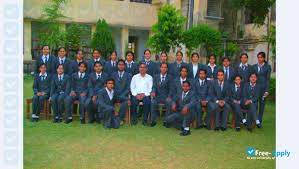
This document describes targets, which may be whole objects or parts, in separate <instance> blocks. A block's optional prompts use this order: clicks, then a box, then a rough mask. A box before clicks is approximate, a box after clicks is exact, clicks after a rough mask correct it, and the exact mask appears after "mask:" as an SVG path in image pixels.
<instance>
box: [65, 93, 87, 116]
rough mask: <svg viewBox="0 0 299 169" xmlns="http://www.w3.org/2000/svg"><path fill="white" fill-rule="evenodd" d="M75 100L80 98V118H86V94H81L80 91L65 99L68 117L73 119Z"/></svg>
mask: <svg viewBox="0 0 299 169" xmlns="http://www.w3.org/2000/svg"><path fill="white" fill-rule="evenodd" d="M75 100H79V112H80V119H81V120H82V119H84V118H85V114H84V111H85V107H84V105H85V100H86V96H80V95H79V94H78V93H76V96H67V97H66V98H65V100H64V103H65V105H66V106H65V107H66V117H67V118H68V119H72V107H73V102H74V101H75Z"/></svg>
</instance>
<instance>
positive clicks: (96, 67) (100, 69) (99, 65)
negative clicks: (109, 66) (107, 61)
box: [93, 64, 103, 72]
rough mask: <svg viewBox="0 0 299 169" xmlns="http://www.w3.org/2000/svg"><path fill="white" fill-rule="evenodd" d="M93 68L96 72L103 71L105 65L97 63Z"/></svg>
mask: <svg viewBox="0 0 299 169" xmlns="http://www.w3.org/2000/svg"><path fill="white" fill-rule="evenodd" d="M93 69H94V71H95V72H101V71H102V69H103V66H102V65H101V64H96V65H95V66H94V68H93Z"/></svg>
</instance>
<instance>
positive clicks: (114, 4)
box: [24, 0, 157, 29]
mask: <svg viewBox="0 0 299 169" xmlns="http://www.w3.org/2000/svg"><path fill="white" fill-rule="evenodd" d="M48 2H49V0H25V1H24V18H30V19H38V18H39V17H40V16H41V10H42V7H43V6H44V5H46V4H47V3H48ZM63 14H64V15H66V16H67V17H69V18H66V19H62V21H65V22H82V23H96V21H97V20H98V19H99V18H104V19H106V21H107V22H108V23H109V24H111V25H118V26H130V27H140V28H143V29H150V27H151V26H152V25H153V24H154V23H155V22H156V20H157V18H156V16H157V6H155V5H151V4H144V3H132V2H130V1H129V0H125V1H117V0H69V1H68V3H67V4H66V6H64V7H63Z"/></svg>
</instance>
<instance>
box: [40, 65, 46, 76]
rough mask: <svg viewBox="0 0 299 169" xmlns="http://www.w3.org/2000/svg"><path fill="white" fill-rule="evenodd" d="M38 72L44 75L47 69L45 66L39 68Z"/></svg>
mask: <svg viewBox="0 0 299 169" xmlns="http://www.w3.org/2000/svg"><path fill="white" fill-rule="evenodd" d="M39 71H40V72H41V73H42V74H44V73H45V72H46V71H47V68H46V66H45V65H42V66H41V67H40V68H39Z"/></svg>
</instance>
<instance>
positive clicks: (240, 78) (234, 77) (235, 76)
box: [234, 74, 243, 80]
mask: <svg viewBox="0 0 299 169" xmlns="http://www.w3.org/2000/svg"><path fill="white" fill-rule="evenodd" d="M237 77H239V78H240V79H241V80H242V79H243V78H242V76H241V75H239V74H237V75H236V76H235V77H234V79H236V78H237Z"/></svg>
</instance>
